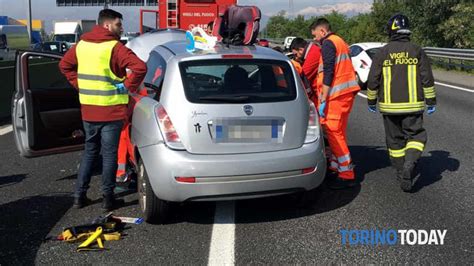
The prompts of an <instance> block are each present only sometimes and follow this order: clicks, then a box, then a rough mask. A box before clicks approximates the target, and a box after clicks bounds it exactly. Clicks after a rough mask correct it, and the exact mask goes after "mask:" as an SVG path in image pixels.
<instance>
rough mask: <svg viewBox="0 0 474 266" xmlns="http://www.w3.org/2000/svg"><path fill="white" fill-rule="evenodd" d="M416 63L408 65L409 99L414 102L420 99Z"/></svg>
mask: <svg viewBox="0 0 474 266" xmlns="http://www.w3.org/2000/svg"><path fill="white" fill-rule="evenodd" d="M416 75H417V74H416V65H408V99H409V100H408V101H409V102H410V103H414V102H416V101H417V99H418V95H417V91H418V90H417V80H416Z"/></svg>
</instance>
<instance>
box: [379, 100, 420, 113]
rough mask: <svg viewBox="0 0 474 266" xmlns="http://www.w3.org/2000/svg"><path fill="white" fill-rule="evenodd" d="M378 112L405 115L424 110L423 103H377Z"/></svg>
mask: <svg viewBox="0 0 474 266" xmlns="http://www.w3.org/2000/svg"><path fill="white" fill-rule="evenodd" d="M379 106H380V111H381V112H387V113H407V112H417V111H423V110H424V109H425V103H424V102H414V103H388V104H387V103H382V102H380V103H379Z"/></svg>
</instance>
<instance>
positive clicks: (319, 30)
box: [311, 18, 360, 189]
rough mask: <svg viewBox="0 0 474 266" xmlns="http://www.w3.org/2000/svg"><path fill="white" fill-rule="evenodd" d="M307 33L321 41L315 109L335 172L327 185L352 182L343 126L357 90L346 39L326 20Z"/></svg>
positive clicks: (349, 155)
mask: <svg viewBox="0 0 474 266" xmlns="http://www.w3.org/2000/svg"><path fill="white" fill-rule="evenodd" d="M311 34H312V35H313V36H314V37H315V40H316V41H319V42H320V43H321V59H320V60H319V69H318V77H317V92H318V101H319V104H318V110H319V116H320V121H321V124H322V125H323V127H324V130H325V133H326V137H327V140H328V142H329V147H330V150H331V154H330V157H329V161H330V163H329V170H332V171H333V172H334V173H336V174H337V177H336V178H334V179H332V180H331V183H330V184H329V186H330V187H331V188H333V189H340V188H345V187H351V186H354V185H356V182H355V175H354V169H353V166H352V158H351V154H350V152H349V148H348V147H347V136H346V128H347V123H348V121H349V114H350V112H351V109H352V104H353V103H354V98H355V95H356V94H357V92H358V91H359V90H360V88H359V85H358V84H357V81H356V76H355V71H354V68H353V67H352V62H351V58H350V56H349V47H348V45H347V44H346V42H345V41H344V40H343V39H342V38H341V37H339V36H337V35H336V34H334V33H332V32H331V26H330V25H329V21H327V20H326V19H325V18H320V19H318V20H316V21H315V22H314V23H313V24H312V25H311Z"/></svg>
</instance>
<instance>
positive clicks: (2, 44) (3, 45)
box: [0, 34, 7, 49]
mask: <svg viewBox="0 0 474 266" xmlns="http://www.w3.org/2000/svg"><path fill="white" fill-rule="evenodd" d="M0 49H7V36H6V35H5V34H0Z"/></svg>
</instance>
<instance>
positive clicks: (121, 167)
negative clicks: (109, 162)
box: [117, 163, 125, 171]
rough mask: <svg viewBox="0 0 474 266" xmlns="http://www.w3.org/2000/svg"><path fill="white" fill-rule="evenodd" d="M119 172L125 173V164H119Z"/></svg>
mask: <svg viewBox="0 0 474 266" xmlns="http://www.w3.org/2000/svg"><path fill="white" fill-rule="evenodd" d="M117 170H118V171H119V170H122V171H125V164H124V163H119V164H118V166H117Z"/></svg>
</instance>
